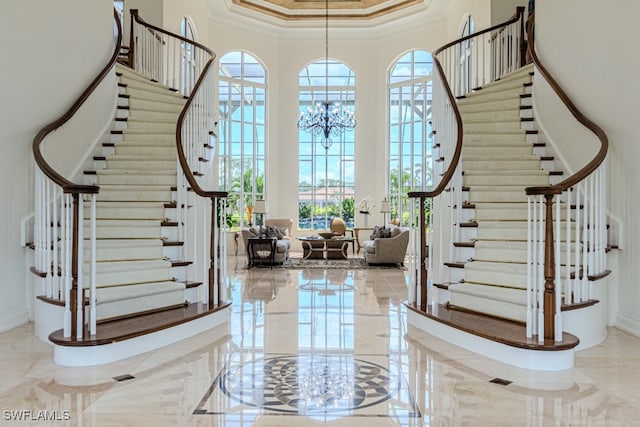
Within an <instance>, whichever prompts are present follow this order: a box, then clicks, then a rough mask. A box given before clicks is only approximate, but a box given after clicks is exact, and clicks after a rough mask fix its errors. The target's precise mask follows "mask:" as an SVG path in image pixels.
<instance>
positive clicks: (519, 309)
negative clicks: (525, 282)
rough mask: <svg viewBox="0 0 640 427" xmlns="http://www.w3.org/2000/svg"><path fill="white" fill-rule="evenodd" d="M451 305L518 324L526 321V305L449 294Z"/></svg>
mask: <svg viewBox="0 0 640 427" xmlns="http://www.w3.org/2000/svg"><path fill="white" fill-rule="evenodd" d="M451 303H452V304H454V305H455V306H457V307H463V308H467V309H469V310H473V311H478V312H481V313H486V314H490V315H493V316H497V317H502V318H505V319H512V320H516V321H519V322H524V321H526V316H527V311H526V305H524V304H523V305H519V304H514V303H507V302H500V303H496V301H495V300H493V299H487V298H482V297H477V296H475V295H468V294H456V293H454V292H451Z"/></svg>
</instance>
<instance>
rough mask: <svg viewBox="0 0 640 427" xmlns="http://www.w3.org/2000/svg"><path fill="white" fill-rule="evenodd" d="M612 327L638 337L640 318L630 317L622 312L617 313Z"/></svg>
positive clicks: (639, 335) (639, 333)
mask: <svg viewBox="0 0 640 427" xmlns="http://www.w3.org/2000/svg"><path fill="white" fill-rule="evenodd" d="M614 327H615V328H618V329H620V330H621V331H624V332H626V333H628V334H631V335H633V336H636V337H640V319H632V318H631V317H628V316H625V315H623V314H618V315H617V316H616V324H615V325H614Z"/></svg>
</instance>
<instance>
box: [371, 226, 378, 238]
mask: <svg viewBox="0 0 640 427" xmlns="http://www.w3.org/2000/svg"><path fill="white" fill-rule="evenodd" d="M378 234H380V226H379V225H376V226H375V227H373V231H371V235H370V236H369V240H376V239H377V238H378Z"/></svg>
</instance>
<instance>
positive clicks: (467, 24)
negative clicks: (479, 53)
mask: <svg viewBox="0 0 640 427" xmlns="http://www.w3.org/2000/svg"><path fill="white" fill-rule="evenodd" d="M473 31H474V28H473V18H471V15H467V16H466V18H465V19H464V22H463V23H462V30H460V37H466V36H470V35H471V34H473ZM459 46H460V84H461V85H462V87H461V88H460V90H461V91H460V92H459V93H468V92H471V90H472V89H473V86H472V85H473V83H472V82H471V76H472V75H473V69H472V67H473V62H472V59H471V58H472V56H471V49H472V47H473V39H469V40H465V41H464V42H462V43H460V45H459Z"/></svg>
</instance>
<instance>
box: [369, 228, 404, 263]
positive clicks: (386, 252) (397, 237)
mask: <svg viewBox="0 0 640 427" xmlns="http://www.w3.org/2000/svg"><path fill="white" fill-rule="evenodd" d="M387 230H388V231H389V237H375V236H373V237H374V238H373V240H366V241H365V242H364V243H363V244H362V248H364V259H365V261H366V262H367V264H401V265H404V258H405V256H406V254H407V247H408V246H409V229H408V228H403V227H395V226H390V227H389V228H388V229H387Z"/></svg>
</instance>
